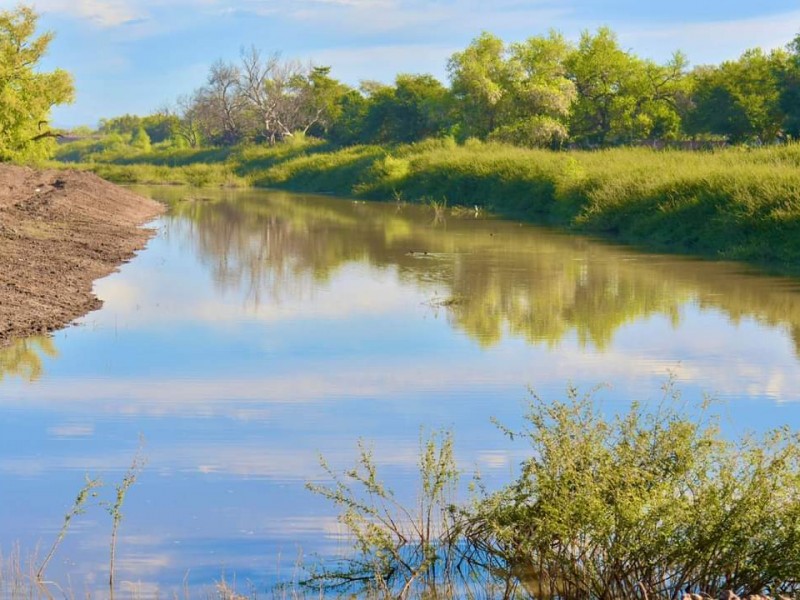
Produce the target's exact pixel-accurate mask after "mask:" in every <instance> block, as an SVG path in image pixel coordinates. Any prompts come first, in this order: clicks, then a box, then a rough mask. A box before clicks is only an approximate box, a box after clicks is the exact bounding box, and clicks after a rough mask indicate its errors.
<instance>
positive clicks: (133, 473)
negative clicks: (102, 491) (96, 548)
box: [105, 439, 145, 600]
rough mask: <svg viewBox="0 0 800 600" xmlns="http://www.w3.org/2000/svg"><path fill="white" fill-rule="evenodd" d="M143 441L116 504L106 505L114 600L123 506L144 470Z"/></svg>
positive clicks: (110, 578)
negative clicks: (109, 533) (109, 520)
mask: <svg viewBox="0 0 800 600" xmlns="http://www.w3.org/2000/svg"><path fill="white" fill-rule="evenodd" d="M143 444H144V442H143V440H141V439H140V445H139V450H138V451H137V452H136V455H135V456H134V457H133V461H131V465H130V467H128V470H127V471H126V472H125V476H124V477H123V478H122V481H121V482H120V483H119V484H117V485H116V486H115V490H116V497H115V500H114V502H108V503H106V504H105V507H106V511H108V514H109V515H111V541H110V556H109V563H108V592H109V598H110V599H111V600H114V585H115V576H116V558H117V539H118V534H119V526H120V523H121V522H122V505H123V504H124V503H125V497H126V496H127V495H128V490H130V488H131V486H132V485H133V484H134V483H136V479H137V478H138V477H139V473H141V471H142V469H143V468H144V464H145V460H144V458H143V457H142V445H143Z"/></svg>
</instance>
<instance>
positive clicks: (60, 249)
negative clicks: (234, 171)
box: [0, 165, 164, 346]
mask: <svg viewBox="0 0 800 600" xmlns="http://www.w3.org/2000/svg"><path fill="white" fill-rule="evenodd" d="M163 210H164V208H163V206H162V205H161V204H159V203H158V202H155V201H153V200H150V199H147V198H142V197H141V196H138V195H136V194H133V193H132V192H130V191H128V190H125V189H123V188H120V187H118V186H116V185H113V184H111V183H108V182H107V181H104V180H102V179H100V178H99V177H97V176H96V175H93V174H91V173H81V172H76V171H35V170H33V169H29V168H25V167H16V166H9V165H0V346H3V345H5V344H8V343H9V342H10V341H11V340H12V339H15V338H20V337H25V336H29V335H33V334H36V333H42V332H46V331H53V330H54V329H59V328H61V327H64V326H65V325H67V324H68V323H69V322H70V321H72V320H73V319H75V318H77V317H80V316H82V315H84V314H86V313H87V312H89V311H91V310H94V309H96V308H99V307H100V305H101V302H100V301H99V300H98V299H97V298H96V297H95V296H94V295H93V294H92V282H93V281H94V280H95V279H98V278H100V277H104V276H105V275H108V274H109V273H111V272H112V271H114V270H115V269H116V268H117V267H118V266H119V265H120V264H121V263H123V262H126V261H128V260H130V259H131V258H132V257H133V255H134V253H135V252H136V250H139V249H141V248H142V247H143V246H144V244H145V242H146V241H147V239H148V238H149V237H150V236H151V235H152V233H153V232H152V231H149V230H146V229H142V228H141V227H140V226H141V225H142V224H143V223H146V222H147V221H150V220H151V219H153V218H154V217H156V216H157V215H159V214H160V213H161V212H162V211H163Z"/></svg>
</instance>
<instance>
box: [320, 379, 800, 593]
mask: <svg viewBox="0 0 800 600" xmlns="http://www.w3.org/2000/svg"><path fill="white" fill-rule="evenodd" d="M665 390H666V393H665V397H664V400H663V401H662V402H661V403H659V404H658V405H657V406H655V407H654V408H649V409H646V408H644V407H643V406H642V405H639V404H634V405H633V406H632V407H631V408H630V409H629V410H628V411H627V412H624V413H623V414H620V415H619V416H616V417H607V416H604V415H603V413H602V412H601V411H600V409H599V408H598V404H597V402H596V401H595V399H594V398H593V397H592V395H585V396H581V395H579V394H578V393H577V391H576V390H574V389H571V390H569V391H568V394H567V398H566V400H564V401H555V402H544V401H542V400H540V399H539V398H538V397H536V396H534V397H533V398H532V400H531V402H530V405H529V409H528V412H527V414H526V415H525V426H524V428H523V429H522V430H521V431H517V430H512V429H507V428H503V430H504V432H505V433H506V434H507V435H508V436H509V437H511V438H512V439H514V440H520V441H524V442H526V443H527V444H528V446H529V447H528V451H527V454H528V458H526V459H525V460H524V461H523V462H522V464H521V465H520V471H519V475H518V476H517V477H516V479H514V480H513V481H512V482H511V483H509V484H507V485H505V486H503V487H502V488H500V489H499V490H497V491H495V492H487V491H482V492H480V493H478V494H477V495H476V497H474V498H473V499H472V500H471V501H470V502H468V503H460V504H448V502H449V496H447V495H446V494H443V491H444V490H450V489H454V485H455V482H456V480H457V476H458V473H457V470H456V469H455V466H454V461H453V451H452V447H451V442H450V440H449V438H445V439H444V442H443V443H441V444H439V445H437V444H436V443H435V442H434V441H431V442H428V443H427V444H426V445H423V453H422V459H421V461H420V477H421V485H420V487H421V489H422V491H423V493H422V496H421V498H420V500H419V502H417V503H416V504H415V506H416V507H418V508H414V509H411V508H407V507H405V506H403V505H401V504H399V503H398V502H397V500H396V498H395V496H394V494H393V493H392V492H391V491H390V490H388V489H387V488H386V487H385V486H384V485H383V484H382V483H381V482H380V479H379V477H378V474H377V471H376V468H375V465H374V461H373V460H372V459H371V456H370V455H369V454H368V453H366V452H364V451H363V449H362V453H361V458H360V462H359V466H358V467H357V468H356V469H353V470H351V471H348V472H346V473H345V474H343V475H339V474H336V473H333V472H331V474H332V476H333V479H334V481H335V485H334V486H333V487H320V486H312V489H314V490H315V491H317V492H319V493H322V494H323V495H324V496H325V497H326V498H328V499H329V500H332V501H333V502H334V503H335V504H337V505H339V506H340V507H342V508H343V509H344V512H343V513H342V516H341V519H340V520H341V522H342V523H343V524H344V526H345V527H346V528H347V529H348V531H349V532H350V533H351V534H352V536H353V540H354V542H355V549H356V552H355V554H354V555H353V556H352V557H350V558H348V559H345V560H344V561H342V562H340V563H338V565H337V568H336V569H330V570H326V569H322V570H317V571H315V572H314V573H315V575H314V577H313V578H312V580H313V583H314V585H315V586H319V585H320V584H323V585H324V584H336V585H338V586H339V587H344V588H345V589H347V590H349V591H356V592H358V591H363V590H364V589H365V588H367V589H369V590H371V591H375V590H376V589H377V591H379V592H382V593H383V594H384V595H386V596H388V595H392V596H397V597H406V595H407V594H408V593H409V592H410V591H415V592H417V595H426V596H428V597H440V596H444V597H454V596H461V595H463V593H462V592H464V590H465V589H466V588H468V587H469V586H470V585H474V584H475V582H479V584H480V586H481V587H482V589H484V590H494V591H495V592H497V591H498V590H501V591H502V592H501V593H502V595H503V597H512V596H513V597H534V598H537V599H542V598H560V599H563V600H572V599H575V600H577V599H598V600H600V599H606V598H649V599H651V600H652V599H655V598H663V599H664V600H667V599H671V598H674V597H675V596H676V594H679V593H680V592H682V591H683V590H684V589H687V588H688V589H691V590H693V591H696V592H700V593H702V594H705V595H708V596H710V597H717V596H718V595H720V594H723V593H726V592H728V591H732V592H734V593H736V594H738V595H740V596H744V595H745V594H760V593H763V592H764V591H765V590H769V591H770V592H771V593H773V594H784V595H796V594H798V593H800V436H798V434H797V433H795V432H792V431H789V430H788V428H783V429H779V430H776V431H773V432H771V433H768V434H766V435H764V436H763V437H760V438H758V437H755V436H749V437H745V438H743V439H741V440H736V441H734V440H729V439H726V438H724V437H722V435H721V434H720V431H719V429H718V427H717V426H716V424H715V419H714V418H712V417H711V416H710V413H709V412H708V408H707V407H706V406H703V407H698V408H697V409H696V410H697V411H699V418H698V415H697V414H691V413H690V411H689V409H688V407H687V405H686V404H684V403H683V402H682V401H681V400H680V398H679V395H678V394H677V393H676V392H675V391H674V389H673V388H672V386H671V384H670V385H667V386H666V387H665ZM430 482H436V483H435V485H432V484H431V483H430ZM478 489H482V488H481V486H480V485H479V486H478ZM418 509H421V510H422V516H423V517H425V516H426V515H427V518H428V519H429V521H425V519H423V518H420V516H419V514H418V513H417V510H418ZM431 515H433V516H431ZM430 519H435V521H436V526H435V527H433V526H429V527H427V528H420V527H419V526H418V525H416V524H418V523H430ZM431 527H433V529H431ZM434 529H435V530H436V531H437V532H438V534H437V535H431V531H433V530H434ZM378 584H379V585H378ZM376 585H377V588H376V587H375V586H376ZM488 595H490V596H491V595H492V594H488ZM497 595H500V593H498V594H497Z"/></svg>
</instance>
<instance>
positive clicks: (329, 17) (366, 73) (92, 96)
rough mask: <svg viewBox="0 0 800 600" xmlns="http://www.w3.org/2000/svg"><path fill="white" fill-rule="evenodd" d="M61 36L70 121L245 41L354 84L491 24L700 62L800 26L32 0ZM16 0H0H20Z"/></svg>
mask: <svg viewBox="0 0 800 600" xmlns="http://www.w3.org/2000/svg"><path fill="white" fill-rule="evenodd" d="M29 3H30V4H32V5H33V6H34V7H35V8H36V9H37V10H38V11H39V12H40V13H41V14H42V19H41V25H42V27H43V28H46V29H49V30H53V31H55V32H56V34H57V37H56V40H55V41H54V42H53V45H52V47H51V50H50V53H49V55H48V57H47V59H46V61H45V65H44V66H45V67H46V68H52V67H55V66H59V67H62V68H64V69H67V70H69V71H71V72H72V73H73V74H74V76H75V80H76V85H77V91H78V94H77V100H76V102H75V103H74V104H73V105H72V106H69V107H61V108H58V109H56V110H55V111H54V120H55V121H56V123H57V124H58V125H61V126H73V125H79V124H89V125H94V124H96V122H97V120H98V119H99V118H100V117H104V116H105V117H107V116H114V115H118V114H122V113H126V112H132V113H138V114H146V113H149V112H151V111H153V110H155V109H158V108H159V107H161V106H164V105H167V104H170V103H174V101H175V98H176V97H177V96H178V95H180V94H182V93H188V92H190V91H192V90H193V89H195V88H196V87H199V86H200V85H202V84H203V82H204V79H205V75H206V73H207V70H208V67H209V65H210V64H211V63H212V62H213V61H214V60H215V59H217V58H225V59H236V58H237V57H238V55H239V52H240V49H241V48H242V47H249V46H251V45H255V46H256V47H258V48H260V49H262V50H263V51H265V52H273V51H280V52H281V53H282V55H283V56H284V57H285V58H297V59H301V60H304V61H313V62H314V63H315V64H326V65H331V66H332V67H333V75H334V76H335V77H338V78H339V79H342V80H344V81H346V82H348V83H351V84H356V83H358V81H359V80H361V79H377V80H382V81H391V80H392V79H393V78H394V76H395V75H396V74H397V73H399V72H427V73H432V74H434V75H436V76H437V77H440V78H441V79H445V77H446V72H445V64H446V61H447V57H448V56H449V55H450V54H452V53H453V52H454V51H456V50H460V49H462V48H463V47H464V46H466V45H467V44H468V43H469V41H470V40H471V39H472V38H474V37H475V36H476V35H478V34H479V33H480V32H481V31H483V30H487V31H490V32H492V33H494V34H496V35H499V36H500V37H502V38H504V39H506V40H508V41H515V40H521V39H524V38H526V37H529V36H531V35H536V34H541V33H544V32H546V31H547V30H548V29H550V28H555V29H558V30H560V31H562V32H563V33H564V34H566V35H567V36H568V37H570V38H573V39H574V38H577V36H578V35H579V33H580V31H581V30H584V29H595V28H597V27H598V26H600V25H609V26H610V27H612V29H614V30H615V31H616V32H617V33H618V35H619V38H620V41H621V43H622V44H623V46H624V47H626V48H629V49H631V50H633V51H634V52H636V53H637V54H639V55H641V56H646V57H650V58H653V59H656V60H665V59H666V58H668V57H669V56H670V54H671V53H672V52H673V51H674V50H677V49H680V50H683V51H684V52H685V53H687V54H688V56H689V59H690V60H691V62H692V63H693V64H700V63H715V62H720V61H722V60H725V59H728V58H735V57H736V56H738V55H739V54H741V52H742V51H743V50H745V49H746V48H750V47H754V46H761V47H764V48H775V47H780V46H783V45H785V44H786V43H787V42H788V41H789V40H790V39H792V38H793V37H794V35H796V34H797V33H798V32H800V2H798V0H759V1H758V2H753V1H752V0H704V1H698V0H672V1H669V2H667V1H664V0H659V1H653V0H650V1H647V0H605V1H600V0H560V1H559V0H529V1H525V0H432V1H424V0H34V1H33V2H29ZM16 4H17V0H0V8H11V7H13V6H15V5H16Z"/></svg>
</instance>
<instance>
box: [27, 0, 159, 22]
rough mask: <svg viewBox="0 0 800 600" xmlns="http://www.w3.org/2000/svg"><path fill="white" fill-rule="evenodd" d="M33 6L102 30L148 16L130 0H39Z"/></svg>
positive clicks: (144, 10)
mask: <svg viewBox="0 0 800 600" xmlns="http://www.w3.org/2000/svg"><path fill="white" fill-rule="evenodd" d="M34 6H35V7H36V9H37V10H39V11H42V12H45V13H59V14H66V15H69V16H73V17H76V18H78V19H82V20H86V21H88V22H90V23H91V24H93V25H95V26H98V27H104V28H105V27H118V26H120V25H125V24H129V23H134V22H137V21H141V20H143V19H147V18H148V16H149V14H148V12H147V11H146V7H144V6H141V5H140V3H138V2H131V1H130V0H78V1H77V2H75V1H73V0H39V1H37V2H35V4H34Z"/></svg>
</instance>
